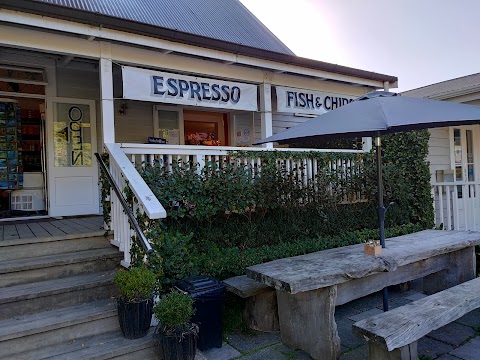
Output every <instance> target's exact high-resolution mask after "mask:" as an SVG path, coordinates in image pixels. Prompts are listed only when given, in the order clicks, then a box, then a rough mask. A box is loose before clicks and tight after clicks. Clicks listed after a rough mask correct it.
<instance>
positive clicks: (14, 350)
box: [0, 230, 158, 360]
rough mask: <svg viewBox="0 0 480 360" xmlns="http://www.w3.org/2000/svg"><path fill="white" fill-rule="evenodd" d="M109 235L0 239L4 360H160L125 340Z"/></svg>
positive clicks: (146, 343)
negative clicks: (118, 317)
mask: <svg viewBox="0 0 480 360" xmlns="http://www.w3.org/2000/svg"><path fill="white" fill-rule="evenodd" d="M121 259H122V254H121V253H120V252H119V251H118V249H117V248H116V247H114V246H112V245H110V242H109V240H108V239H107V238H105V237H104V236H103V231H96V232H92V231H91V230H89V231H88V232H87V231H86V232H85V233H83V234H82V233H77V234H69V235H57V236H48V237H34V238H26V239H21V238H19V239H6V240H3V241H0V359H2V360H6V359H8V360H13V359H22V360H27V359H35V360H41V359H62V360H65V359H82V360H83V359H98V360H99V359H125V360H127V359H146V360H148V359H156V358H158V357H156V355H155V349H154V346H153V345H154V344H153V339H152V336H151V333H149V334H148V335H147V336H146V337H145V338H142V339H137V340H127V339H125V338H124V337H123V335H122V334H121V331H120V328H119V325H118V319H117V311H116V307H115V301H114V296H115V288H114V286H113V284H112V280H113V275H114V273H115V269H116V268H117V267H118V266H119V264H120V260H121Z"/></svg>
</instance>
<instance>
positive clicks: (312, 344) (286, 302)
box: [277, 285, 340, 360]
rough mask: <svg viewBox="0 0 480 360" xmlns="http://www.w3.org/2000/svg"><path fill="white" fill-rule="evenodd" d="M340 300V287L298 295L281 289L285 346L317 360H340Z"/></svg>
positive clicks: (279, 309) (279, 316) (281, 327)
mask: <svg viewBox="0 0 480 360" xmlns="http://www.w3.org/2000/svg"><path fill="white" fill-rule="evenodd" d="M336 297H337V286H336V285H334V286H330V287H326V288H321V289H318V290H312V291H307V292H303V293H298V294H288V293H286V292H283V291H281V290H277V301H278V318H279V323H280V335H281V338H282V341H283V343H284V344H285V345H287V346H289V347H292V348H294V349H301V350H303V351H306V352H307V353H309V354H310V356H312V358H314V359H322V360H334V359H337V358H338V357H339V356H340V337H339V336H338V331H337V324H336V323H335V302H336Z"/></svg>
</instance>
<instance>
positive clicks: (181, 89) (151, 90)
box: [122, 66, 257, 111]
mask: <svg viewBox="0 0 480 360" xmlns="http://www.w3.org/2000/svg"><path fill="white" fill-rule="evenodd" d="M122 77H123V97H124V98H125V99H130V100H143V101H153V102H158V103H169V104H179V105H191V106H201V107H210V108H218V109H233V110H247V111H257V86H256V85H250V84H243V83H237V82H231V81H223V80H215V79H206V78H199V77H194V76H186V75H178V74H172V73H166V72H163V71H152V70H146V69H139V68H134V67H129V66H122Z"/></svg>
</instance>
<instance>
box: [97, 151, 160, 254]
mask: <svg viewBox="0 0 480 360" xmlns="http://www.w3.org/2000/svg"><path fill="white" fill-rule="evenodd" d="M95 157H96V158H97V161H98V163H99V164H100V168H101V169H102V171H103V173H104V174H105V176H106V178H107V180H108V183H109V184H110V186H111V187H112V189H113V191H114V192H115V194H117V197H118V200H119V201H120V204H122V207H123V210H124V211H125V214H127V216H128V219H129V220H130V224H131V225H132V226H133V228H134V230H135V232H136V233H137V235H138V237H139V238H140V242H141V244H142V246H143V248H144V249H145V251H146V252H147V254H150V253H152V252H153V251H154V250H153V249H152V247H151V246H150V243H149V242H148V240H147V238H146V236H145V234H144V233H143V231H142V229H140V225H139V224H138V222H137V220H136V219H135V216H133V214H132V212H131V210H130V208H129V206H128V204H127V201H126V200H125V198H124V197H123V194H122V192H121V191H120V189H119V188H118V186H117V184H116V183H115V181H113V178H112V175H111V174H110V171H109V170H108V168H107V166H106V165H105V162H104V161H103V159H102V157H101V156H100V154H99V153H95Z"/></svg>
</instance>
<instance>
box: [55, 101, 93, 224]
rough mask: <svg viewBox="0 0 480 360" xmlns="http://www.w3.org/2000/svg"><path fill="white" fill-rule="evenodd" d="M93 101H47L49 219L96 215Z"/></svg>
mask: <svg viewBox="0 0 480 360" xmlns="http://www.w3.org/2000/svg"><path fill="white" fill-rule="evenodd" d="M95 119H96V114H95V101H94V100H83V99H69V98H51V99H49V101H48V103H47V154H48V155H47V157H48V161H47V164H48V171H47V177H48V192H49V200H50V201H49V207H48V210H49V211H48V213H49V215H50V216H69V215H88V214H98V213H99V189H98V169H97V163H96V162H95V161H94V159H93V153H94V152H95V151H96V149H97V141H96V139H97V138H96V121H95Z"/></svg>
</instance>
